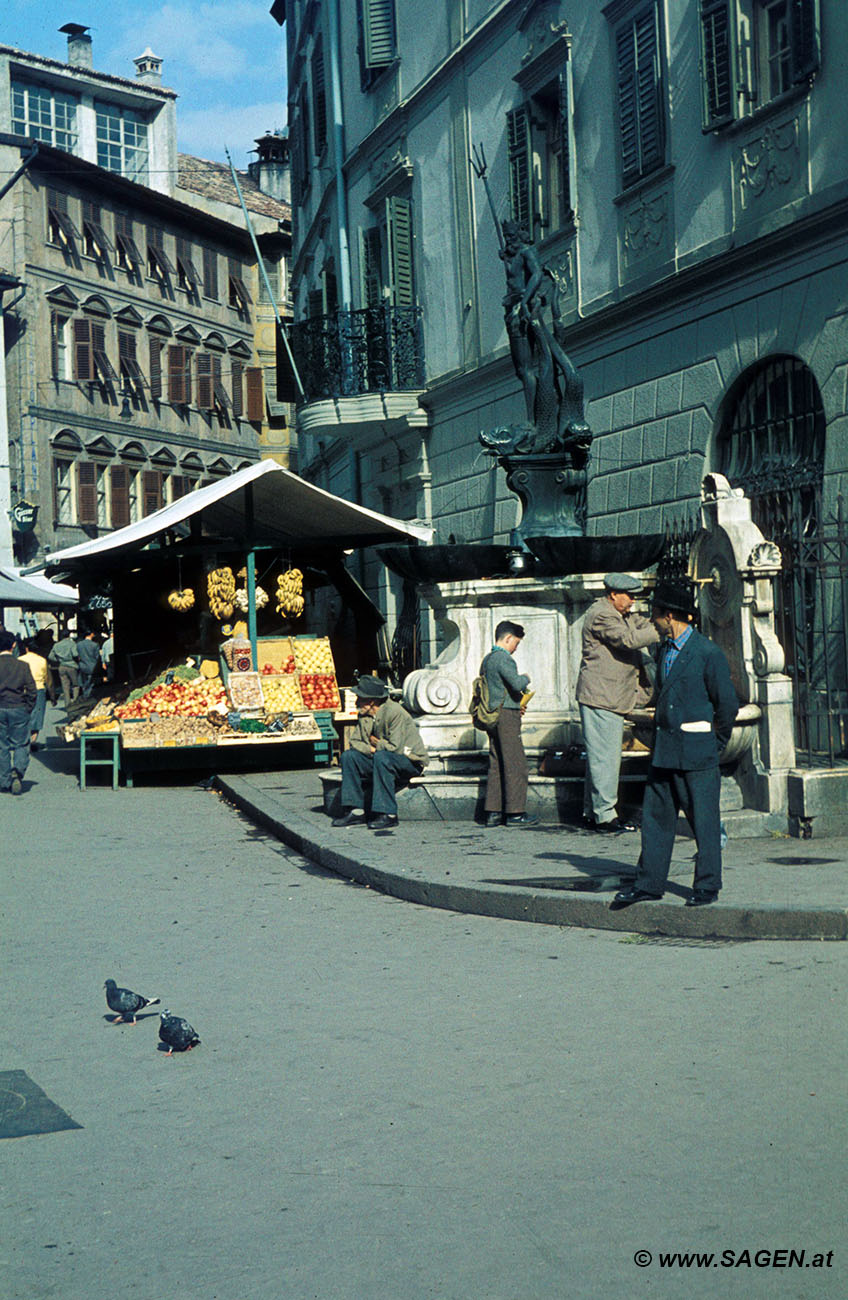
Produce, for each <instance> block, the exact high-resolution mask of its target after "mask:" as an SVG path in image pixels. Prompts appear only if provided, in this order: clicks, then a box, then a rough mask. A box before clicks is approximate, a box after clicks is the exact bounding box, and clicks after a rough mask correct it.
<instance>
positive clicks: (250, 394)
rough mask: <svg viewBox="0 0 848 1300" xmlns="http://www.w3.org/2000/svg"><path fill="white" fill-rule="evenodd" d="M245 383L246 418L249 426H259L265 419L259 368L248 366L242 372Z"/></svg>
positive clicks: (263, 394) (263, 395)
mask: <svg viewBox="0 0 848 1300" xmlns="http://www.w3.org/2000/svg"><path fill="white" fill-rule="evenodd" d="M244 374H245V379H246V381H247V418H248V420H249V421H250V423H251V424H261V423H262V421H263V420H264V419H265V393H264V387H263V383H262V368H261V366H248V367H247V369H246V370H245V372H244Z"/></svg>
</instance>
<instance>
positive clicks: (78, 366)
mask: <svg viewBox="0 0 848 1300" xmlns="http://www.w3.org/2000/svg"><path fill="white" fill-rule="evenodd" d="M74 379H76V380H77V381H78V382H80V383H90V382H91V381H92V380H93V379H94V354H93V351H92V346H91V321H90V320H86V319H85V318H79V319H77V320H75V321H74Z"/></svg>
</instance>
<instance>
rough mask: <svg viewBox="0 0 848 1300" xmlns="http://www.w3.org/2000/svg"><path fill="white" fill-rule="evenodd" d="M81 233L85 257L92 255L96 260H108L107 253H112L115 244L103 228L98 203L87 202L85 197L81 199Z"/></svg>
mask: <svg viewBox="0 0 848 1300" xmlns="http://www.w3.org/2000/svg"><path fill="white" fill-rule="evenodd" d="M82 235H83V249H84V251H85V255H86V257H93V258H95V259H96V260H97V261H98V262H108V261H109V254H110V253H114V251H115V246H114V244H113V243H112V241H111V239H109V236H108V235H107V234H106V231H105V230H104V229H103V222H102V219H101V214H100V205H99V204H97V203H89V201H88V200H87V199H83V202H82Z"/></svg>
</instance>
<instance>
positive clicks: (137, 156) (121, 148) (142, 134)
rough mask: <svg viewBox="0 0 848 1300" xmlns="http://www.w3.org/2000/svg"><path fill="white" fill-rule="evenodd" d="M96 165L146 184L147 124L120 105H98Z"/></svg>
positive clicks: (96, 106)
mask: <svg viewBox="0 0 848 1300" xmlns="http://www.w3.org/2000/svg"><path fill="white" fill-rule="evenodd" d="M94 108H95V118H96V122H97V165H98V166H99V167H105V168H106V170H107V171H110V172H118V173H119V175H121V176H126V177H128V179H129V180H133V181H137V182H138V183H139V184H140V185H146V184H147V122H146V121H145V119H144V117H143V116H142V115H141V113H135V112H133V110H132V109H130V108H122V107H121V105H119V104H106V103H104V102H102V101H100V102H95V105H94Z"/></svg>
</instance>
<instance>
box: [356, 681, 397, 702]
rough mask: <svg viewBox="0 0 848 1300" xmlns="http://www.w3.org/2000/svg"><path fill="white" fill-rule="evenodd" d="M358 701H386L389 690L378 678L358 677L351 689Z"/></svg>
mask: <svg viewBox="0 0 848 1300" xmlns="http://www.w3.org/2000/svg"><path fill="white" fill-rule="evenodd" d="M353 693H354V695H355V696H356V698H357V699H358V700H387V699H388V698H389V688H388V686H387V685H386V683H385V682H383V681H381V680H380V678H379V677H360V679H359V681H358V682H357V683H356V685H355V686H354V688H353Z"/></svg>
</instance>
